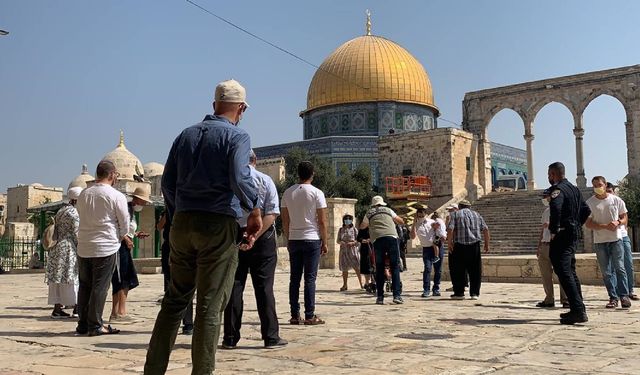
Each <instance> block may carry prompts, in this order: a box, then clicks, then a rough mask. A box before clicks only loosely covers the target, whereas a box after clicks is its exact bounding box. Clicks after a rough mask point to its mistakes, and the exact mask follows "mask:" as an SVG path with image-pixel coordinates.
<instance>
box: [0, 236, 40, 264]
mask: <svg viewBox="0 0 640 375" xmlns="http://www.w3.org/2000/svg"><path fill="white" fill-rule="evenodd" d="M46 258H47V252H46V251H42V246H41V245H40V241H36V240H35V239H32V238H20V239H15V238H0V265H2V268H3V269H4V270H5V271H10V270H12V269H30V268H31V269H35V268H44V265H45V262H46Z"/></svg>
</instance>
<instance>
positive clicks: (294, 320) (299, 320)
mask: <svg viewBox="0 0 640 375" xmlns="http://www.w3.org/2000/svg"><path fill="white" fill-rule="evenodd" d="M303 321H304V320H303V319H302V317H301V316H300V315H298V316H293V317H291V319H289V324H293V325H296V326H297V325H299V324H300V323H302V322H303Z"/></svg>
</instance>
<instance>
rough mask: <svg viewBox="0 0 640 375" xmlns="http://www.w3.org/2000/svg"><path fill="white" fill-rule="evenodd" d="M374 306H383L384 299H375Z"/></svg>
mask: <svg viewBox="0 0 640 375" xmlns="http://www.w3.org/2000/svg"><path fill="white" fill-rule="evenodd" d="M376 305H384V297H378V298H376Z"/></svg>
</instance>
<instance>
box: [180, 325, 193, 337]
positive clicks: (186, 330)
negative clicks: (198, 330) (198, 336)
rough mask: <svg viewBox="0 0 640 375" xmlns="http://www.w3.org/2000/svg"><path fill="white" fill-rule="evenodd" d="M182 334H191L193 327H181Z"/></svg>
mask: <svg viewBox="0 0 640 375" xmlns="http://www.w3.org/2000/svg"><path fill="white" fill-rule="evenodd" d="M182 334H183V335H186V336H191V335H193V327H189V326H184V327H182Z"/></svg>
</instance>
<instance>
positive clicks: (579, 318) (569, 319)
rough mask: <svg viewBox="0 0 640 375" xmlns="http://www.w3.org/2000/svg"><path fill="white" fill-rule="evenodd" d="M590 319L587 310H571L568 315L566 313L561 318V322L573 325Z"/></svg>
mask: <svg viewBox="0 0 640 375" xmlns="http://www.w3.org/2000/svg"><path fill="white" fill-rule="evenodd" d="M588 321H589V317H588V316H587V313H585V312H579V313H575V312H569V314H568V315H565V316H564V317H562V318H560V324H567V325H573V324H576V323H586V322H588Z"/></svg>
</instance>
